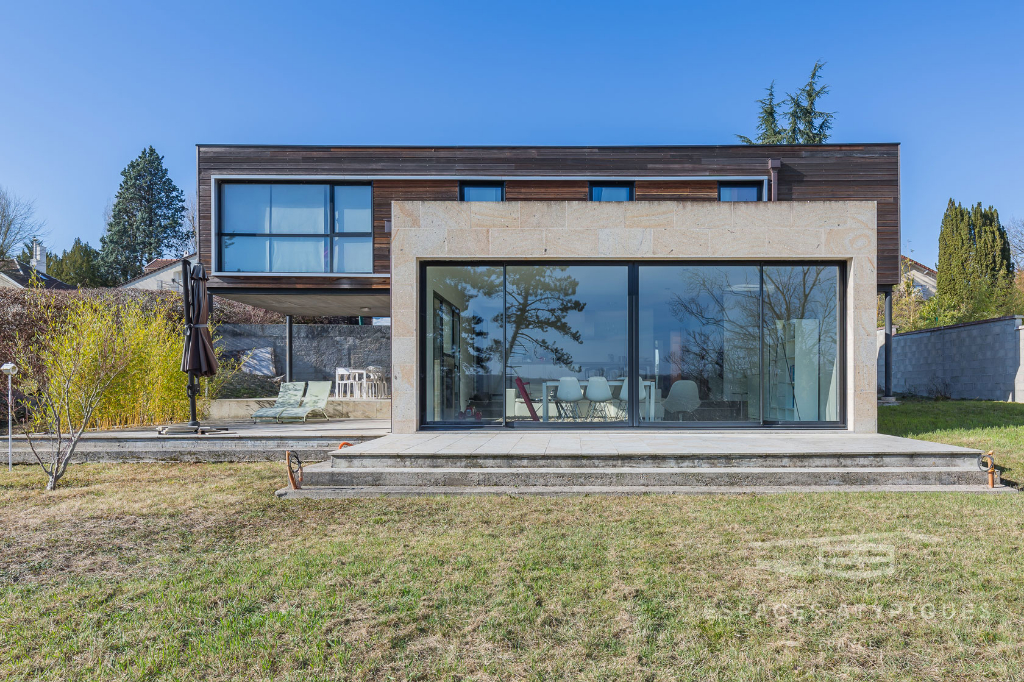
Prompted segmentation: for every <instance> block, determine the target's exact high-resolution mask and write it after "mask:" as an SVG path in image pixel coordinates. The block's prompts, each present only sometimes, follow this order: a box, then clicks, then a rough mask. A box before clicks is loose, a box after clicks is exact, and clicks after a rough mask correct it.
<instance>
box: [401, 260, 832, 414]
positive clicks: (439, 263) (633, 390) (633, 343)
mask: <svg viewBox="0 0 1024 682" xmlns="http://www.w3.org/2000/svg"><path fill="white" fill-rule="evenodd" d="M539 264H544V265H625V266H627V267H628V269H629V272H628V277H627V282H628V292H627V324H628V325H629V329H628V332H627V344H626V348H627V350H626V353H627V360H626V361H627V366H628V370H627V375H628V378H629V382H630V384H629V394H630V395H631V396H638V395H640V392H639V391H640V354H639V347H640V326H639V316H640V268H641V267H643V266H649V265H708V264H715V265H756V266H757V267H758V270H759V279H760V283H761V284H760V286H761V294H760V296H761V314H760V318H761V319H760V322H759V324H762V325H763V324H764V269H765V268H766V267H772V266H794V265H815V266H828V267H835V268H837V278H838V283H839V294H838V295H839V306H838V311H837V312H838V316H839V319H838V326H839V333H838V343H837V346H838V347H837V350H836V352H837V359H836V363H837V365H838V366H839V367H840V370H841V371H840V372H839V386H838V388H837V395H838V397H839V411H838V419H837V420H836V421H803V422H784V421H773V420H768V419H765V416H764V400H765V395H764V391H765V384H764V379H763V369H762V371H761V372H760V376H761V379H760V382H761V383H760V389H759V390H760V391H761V396H760V400H759V409H760V411H761V414H760V419H759V420H758V421H757V422H752V423H743V422H724V423H723V422H664V421H662V422H658V421H655V422H647V421H642V420H641V419H640V415H639V407H640V405H639V401H637V400H636V399H635V398H632V399H630V401H629V404H628V405H627V410H628V418H627V419H626V420H625V421H621V422H608V423H603V422H590V423H586V424H585V426H584V425H581V423H580V422H564V423H562V422H550V421H548V422H532V421H519V420H516V421H511V422H509V421H507V420H506V411H505V409H504V404H503V405H502V407H503V409H502V418H501V423H497V424H475V423H465V424H462V423H457V424H456V423H427V419H426V415H427V381H426V372H427V366H426V358H427V334H426V329H427V324H426V315H428V314H430V313H429V312H428V310H427V308H428V306H427V304H426V296H427V268H429V267H446V266H447V267H453V266H454V267H458V266H490V267H501V268H502V271H503V282H507V277H505V276H504V271H505V269H506V268H507V267H508V266H510V265H539ZM847 272H848V268H847V263H846V262H845V261H841V260H827V259H822V260H813V261H804V260H782V259H770V260H759V259H751V260H740V259H730V260H721V261H719V260H707V259H705V260H697V259H685V260H665V259H649V260H636V259H628V258H626V259H621V260H618V259H616V260H586V259H563V260H551V261H548V260H541V261H538V260H526V259H508V260H502V259H480V260H470V261H465V260H462V261H459V260H445V259H439V260H426V261H420V263H419V272H418V273H417V278H418V282H419V293H418V295H417V306H418V311H417V315H416V319H417V324H418V327H417V339H416V347H417V352H418V354H419V359H418V360H417V362H418V363H419V366H418V367H417V368H416V372H417V376H418V378H419V390H418V391H417V392H416V395H417V400H418V403H419V404H418V405H417V406H416V423H417V428H418V429H419V430H422V431H452V430H471V429H485V430H492V431H493V430H499V429H501V430H504V429H527V430H541V431H546V430H558V429H580V428H587V429H612V430H626V431H630V430H635V429H647V430H654V431H658V430H674V429H681V430H684V431H685V430H689V431H701V430H705V431H707V430H726V431H757V430H764V429H780V430H797V431H801V430H810V431H813V430H843V429H846V428H847V426H848V423H849V405H848V400H847V395H846V391H847V385H848V381H849V377H848V376H847V374H848V368H847V355H846V354H847V349H846V329H847V309H846V296H847V289H848V283H847ZM503 286H504V285H503ZM503 295H504V294H503ZM760 344H761V347H760V349H759V350H758V362H759V363H761V364H763V362H764V335H763V332H762V334H761V341H760ZM506 362H507V360H506V359H504V358H503V360H502V367H503V368H504V367H505V363H506ZM502 395H504V393H503V394H502ZM503 399H504V398H503Z"/></svg>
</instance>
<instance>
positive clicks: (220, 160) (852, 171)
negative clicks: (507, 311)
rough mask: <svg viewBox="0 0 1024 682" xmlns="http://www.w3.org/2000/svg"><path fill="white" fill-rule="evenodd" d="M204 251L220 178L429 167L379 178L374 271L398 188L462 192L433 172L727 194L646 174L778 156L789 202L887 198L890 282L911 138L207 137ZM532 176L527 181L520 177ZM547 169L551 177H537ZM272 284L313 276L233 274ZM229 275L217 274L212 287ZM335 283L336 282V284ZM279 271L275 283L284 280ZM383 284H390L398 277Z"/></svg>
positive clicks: (438, 194) (517, 197)
mask: <svg viewBox="0 0 1024 682" xmlns="http://www.w3.org/2000/svg"><path fill="white" fill-rule="evenodd" d="M198 152H199V153H198V163H199V217H200V238H199V256H200V260H201V261H202V262H203V263H205V264H206V265H207V267H210V266H211V265H212V262H211V243H210V241H211V240H210V226H211V221H210V208H211V197H210V177H211V176H213V175H278V176H325V177H330V176H346V175H348V176H351V175H358V176H365V177H368V178H370V179H372V178H373V177H374V176H393V175H400V176H423V178H422V179H420V178H416V179H413V180H378V181H376V182H375V189H374V216H373V226H374V272H377V273H381V274H385V273H387V272H388V268H389V260H390V257H389V248H388V244H389V240H388V235H387V234H386V233H385V232H384V220H385V219H387V218H390V216H391V201H395V200H398V199H410V200H415V199H422V200H456V199H457V198H458V180H453V179H443V180H442V179H430V178H431V176H453V177H456V178H472V177H474V176H478V177H479V176H484V177H501V178H505V183H506V184H505V193H506V199H507V200H509V201H530V200H550V201H563V200H579V201H585V200H586V199H587V181H586V180H560V179H559V178H565V177H567V176H568V177H578V178H595V179H599V178H602V177H609V178H611V177H614V178H628V179H634V180H635V181H636V198H637V199H638V200H642V201H657V200H684V201H686V200H715V199H717V183H716V181H714V180H713V179H709V180H708V181H666V180H644V178H657V177H662V178H664V177H680V176H682V177H686V176H691V177H700V176H709V178H712V177H714V176H752V177H758V178H760V177H768V176H769V175H770V171H769V160H770V159H778V160H780V161H781V163H782V166H781V168H780V170H779V182H778V198H779V200H780V201H824V200H870V201H876V202H878V262H877V266H878V283H879V284H883V285H884V284H895V283H897V282H898V281H899V255H900V220H899V212H900V207H899V190H900V186H899V145H896V144H846V145H811V146H799V145H792V146H790V145H779V146H720V147H716V146H707V147H247V146H217V145H200V146H199V148H198ZM516 176H522V177H523V178H524V179H523V180H516V179H515V178H516ZM536 176H541V177H542V178H543V177H550V178H551V180H545V179H541V180H537V179H535V177H536ZM231 279H232V281H238V282H242V281H244V282H251V283H252V284H253V285H254V286H264V285H265V284H266V283H267V282H268V280H270V279H273V280H281V281H287V282H288V284H289V285H294V286H306V285H307V283H308V281H309V280H310V279H313V278H308V279H307V278H301V279H300V278H294V279H292V278H263V277H261V278H253V277H250V278H244V277H242V278H231ZM315 281H316V282H317V284H315V285H314V286H325V285H327V286H332V287H337V288H344V287H354V288H362V287H366V286H367V285H368V282H367V280H366V279H365V278H359V279H353V278H348V279H345V278H342V279H340V280H339V279H335V278H323V279H320V278H317V279H316V280H315ZM219 283H220V282H219V281H218V280H211V286H216V285H218V284H219ZM325 283H329V284H325ZM280 285H281V282H278V283H277V284H276V285H275V286H280ZM372 285H373V286H383V287H386V286H388V284H387V279H386V278H385V279H380V280H374V281H373V284H372Z"/></svg>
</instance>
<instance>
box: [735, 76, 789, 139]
mask: <svg viewBox="0 0 1024 682" xmlns="http://www.w3.org/2000/svg"><path fill="white" fill-rule="evenodd" d="M765 90H766V91H767V93H768V94H767V95H765V96H764V98H763V99H759V100H757V103H758V104H759V105H760V106H761V114H760V116H758V117H757V137H756V138H754V139H753V140H751V139H750V138H749V137H746V136H745V135H737V136H736V137H738V138H740V141H742V142H743V144H783V143H785V142H786V135H785V133H783V131H782V130H780V129H779V117H778V113H777V112H776V109H777V107H778V102H776V101H775V81H772V82H771V85H769V86H768V87H767V88H765Z"/></svg>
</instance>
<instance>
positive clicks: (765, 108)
mask: <svg viewBox="0 0 1024 682" xmlns="http://www.w3.org/2000/svg"><path fill="white" fill-rule="evenodd" d="M824 67H825V62H821V61H817V62H814V67H813V68H812V69H811V75H810V76H809V77H808V79H807V83H806V84H805V85H804V86H803V87H802V88H800V89H799V90H797V91H796V92H795V93H787V95H786V100H785V101H786V104H787V105H788V109H787V110H786V120H787V123H786V127H785V128H780V127H779V122H778V116H777V113H776V109H777V106H778V105H777V102H776V101H775V81H772V83H771V85H769V86H768V88H767V91H768V95H767V96H766V97H765V98H764V99H759V100H757V103H758V104H759V105H760V106H761V114H760V116H759V117H758V119H757V130H758V135H757V137H756V138H755V139H754V140H751V139H750V138H749V137H746V136H744V135H737V136H736V137H738V138H739V139H740V141H741V142H743V143H744V144H824V143H825V142H827V141H828V138H829V131H830V130H831V129H832V123H833V121H834V120H835V114H834V113H832V112H828V111H819V110H818V100H819V99H820V98H822V97H824V96H825V95H827V94H828V92H829V86H828V85H824V84H822V85H819V84H818V83H819V81H820V80H821V70H822V69H823V68H824Z"/></svg>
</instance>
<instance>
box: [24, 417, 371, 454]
mask: <svg viewBox="0 0 1024 682" xmlns="http://www.w3.org/2000/svg"><path fill="white" fill-rule="evenodd" d="M203 426H219V427H226V428H227V429H228V430H227V431H218V432H214V433H208V434H205V435H202V436H197V435H195V434H192V433H173V434H167V435H159V434H157V433H156V427H152V426H148V427H143V428H131V429H111V430H106V431H89V432H87V433H86V434H84V435H83V437H82V440H81V441H80V442H79V445H78V449H77V451H76V453H77V456H76V457H75V460H76V461H93V462H131V461H138V462H148V461H185V462H230V461H256V460H280V459H283V458H284V452H285V450H291V451H292V452H295V453H296V454H298V455H299V457H301V458H302V459H303V460H313V461H319V460H324V459H327V457H328V454H329V453H330V452H331V451H333V450H335V449H337V447H338V445H339V444H340V443H342V442H346V441H347V442H350V443H361V442H363V441H365V440H368V439H373V438H379V437H381V436H383V435H386V434H388V433H390V431H391V421H390V420H388V419H338V420H331V421H329V422H323V421H320V422H312V421H311V422H308V423H305V424H303V423H292V424H276V423H259V424H253V423H252V422H251V421H219V420H210V421H204V422H203ZM34 438H37V439H39V438H43V437H42V436H34ZM14 461H15V462H35V458H34V457H33V456H32V452H31V450H30V449H29V446H28V442H27V441H26V438H25V436H24V435H20V434H15V436H14Z"/></svg>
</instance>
